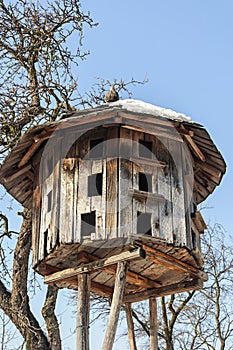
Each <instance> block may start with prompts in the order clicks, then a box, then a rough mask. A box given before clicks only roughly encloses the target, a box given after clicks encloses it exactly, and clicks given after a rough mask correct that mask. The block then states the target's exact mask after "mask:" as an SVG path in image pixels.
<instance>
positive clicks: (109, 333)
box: [78, 261, 127, 350]
mask: <svg viewBox="0 0 233 350" xmlns="http://www.w3.org/2000/svg"><path fill="white" fill-rule="evenodd" d="M126 271H127V262H126V261H121V262H119V263H118V264H117V271H116V278H115V285H114V292H113V297H112V304H111V310H110V315H109V320H108V325H107V330H106V333H105V337H104V342H103V347H102V350H112V347H113V343H114V339H115V335H116V329H117V323H118V319H119V314H120V308H121V303H122V299H123V294H124V288H125V281H126ZM78 350H79V349H78ZM80 350H81V349H80Z"/></svg>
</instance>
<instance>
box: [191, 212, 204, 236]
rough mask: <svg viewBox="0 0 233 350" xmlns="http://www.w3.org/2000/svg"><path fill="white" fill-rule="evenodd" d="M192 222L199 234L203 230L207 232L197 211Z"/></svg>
mask: <svg viewBox="0 0 233 350" xmlns="http://www.w3.org/2000/svg"><path fill="white" fill-rule="evenodd" d="M192 220H193V223H194V225H195V226H196V228H197V230H198V232H199V233H203V232H204V231H205V230H207V228H208V227H207V225H206V223H205V221H204V219H203V216H202V215H201V213H200V212H199V211H196V213H195V216H194V217H193V218H192Z"/></svg>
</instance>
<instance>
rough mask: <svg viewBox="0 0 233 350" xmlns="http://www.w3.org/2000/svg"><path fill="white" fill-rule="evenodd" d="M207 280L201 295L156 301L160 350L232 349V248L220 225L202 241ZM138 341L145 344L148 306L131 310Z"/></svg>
mask: <svg viewBox="0 0 233 350" xmlns="http://www.w3.org/2000/svg"><path fill="white" fill-rule="evenodd" d="M202 250H203V254H204V259H205V270H206V271H207V273H208V276H209V279H208V281H207V282H206V283H205V284H204V288H203V289H202V290H200V291H195V292H189V293H181V294H175V295H171V296H169V297H163V298H160V299H159V300H158V305H159V306H158V322H159V331H158V338H159V349H160V350H175V349H183V350H197V349H201V350H204V349H205V350H214V349H220V350H224V349H227V350H230V349H233V345H232V344H233V306H232V298H233V247H232V245H231V239H230V238H226V237H225V232H224V229H223V227H222V226H221V225H218V224H215V225H214V226H213V227H209V228H208V230H207V232H206V233H205V234H204V235H203V237H202ZM133 316H134V322H135V330H136V334H137V339H144V341H145V343H148V340H147V339H148V337H149V329H150V328H149V327H150V325H149V314H148V304H147V303H144V304H142V303H141V304H139V305H137V304H135V305H134V308H133Z"/></svg>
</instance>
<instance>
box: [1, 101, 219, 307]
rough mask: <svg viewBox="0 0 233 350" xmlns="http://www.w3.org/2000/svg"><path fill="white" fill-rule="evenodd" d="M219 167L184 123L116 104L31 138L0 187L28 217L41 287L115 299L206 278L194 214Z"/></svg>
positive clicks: (171, 115)
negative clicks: (84, 278) (117, 288)
mask: <svg viewBox="0 0 233 350" xmlns="http://www.w3.org/2000/svg"><path fill="white" fill-rule="evenodd" d="M224 172H225V162H224V160H223V158H222V156H221V154H220V153H219V151H218V150H217V148H216V146H215V145H214V143H213V141H212V140H211V138H210V136H209V134H208V133H207V131H206V130H205V129H204V128H203V127H202V126H201V125H199V124H197V123H194V122H192V121H191V120H190V119H189V118H188V117H186V116H184V115H182V114H179V113H176V112H173V111H170V110H166V109H162V108H159V107H156V106H152V105H149V104H146V103H144V102H142V101H135V100H123V101H117V102H114V103H110V104H106V105H104V106H102V107H97V108H93V109H88V110H84V111H78V112H74V113H72V115H67V116H65V118H64V119H62V120H60V121H58V122H53V123H48V124H45V125H41V126H38V127H35V128H33V129H31V130H29V131H28V132H27V133H26V134H25V135H24V136H23V137H22V138H21V139H20V141H19V143H18V144H17V145H16V146H15V148H14V150H13V151H12V152H11V154H10V155H9V156H8V157H7V159H6V161H5V162H4V164H3V166H2V167H1V169H0V179H1V183H2V184H3V185H4V186H5V188H6V189H7V191H8V192H9V193H11V194H12V196H13V197H15V198H16V199H17V200H18V201H19V202H21V203H22V204H23V205H24V206H26V207H28V208H30V209H32V212H33V266H34V268H35V269H36V270H37V271H38V272H39V273H41V274H42V275H44V276H45V282H46V283H51V284H56V285H58V286H60V287H71V288H77V287H78V280H77V275H80V274H83V273H88V274H90V290H91V291H93V292H97V293H99V294H101V295H105V296H112V295H113V289H114V280H115V277H114V275H115V272H116V264H117V263H118V262H119V261H126V262H127V265H128V268H127V273H126V282H125V289H124V296H123V300H124V301H125V302H132V301H139V300H143V299H146V298H148V297H151V296H160V295H166V294H170V293H174V292H177V291H183V290H190V289H195V288H200V286H201V283H202V281H204V280H205V279H206V275H205V273H204V272H203V271H202V270H203V263H202V259H201V253H200V242H199V241H200V239H199V235H200V233H202V232H203V231H204V229H205V228H206V226H205V223H204V220H203V219H202V217H201V214H200V213H199V212H198V211H197V209H196V208H197V205H198V204H199V203H201V202H202V201H203V200H205V198H207V197H208V195H209V194H211V193H212V192H213V190H214V189H215V187H216V186H217V185H218V184H219V183H220V181H221V179H222V176H223V174H224Z"/></svg>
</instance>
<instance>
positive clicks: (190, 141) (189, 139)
mask: <svg viewBox="0 0 233 350" xmlns="http://www.w3.org/2000/svg"><path fill="white" fill-rule="evenodd" d="M184 138H185V139H186V141H187V143H188V145H189V146H190V148H191V149H192V150H193V152H194V154H195V155H196V156H197V158H199V159H200V160H201V161H202V162H205V160H206V158H205V156H204V154H203V153H202V152H201V150H200V148H199V147H198V146H197V145H196V143H195V142H194V141H193V139H192V137H191V136H190V135H184Z"/></svg>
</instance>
